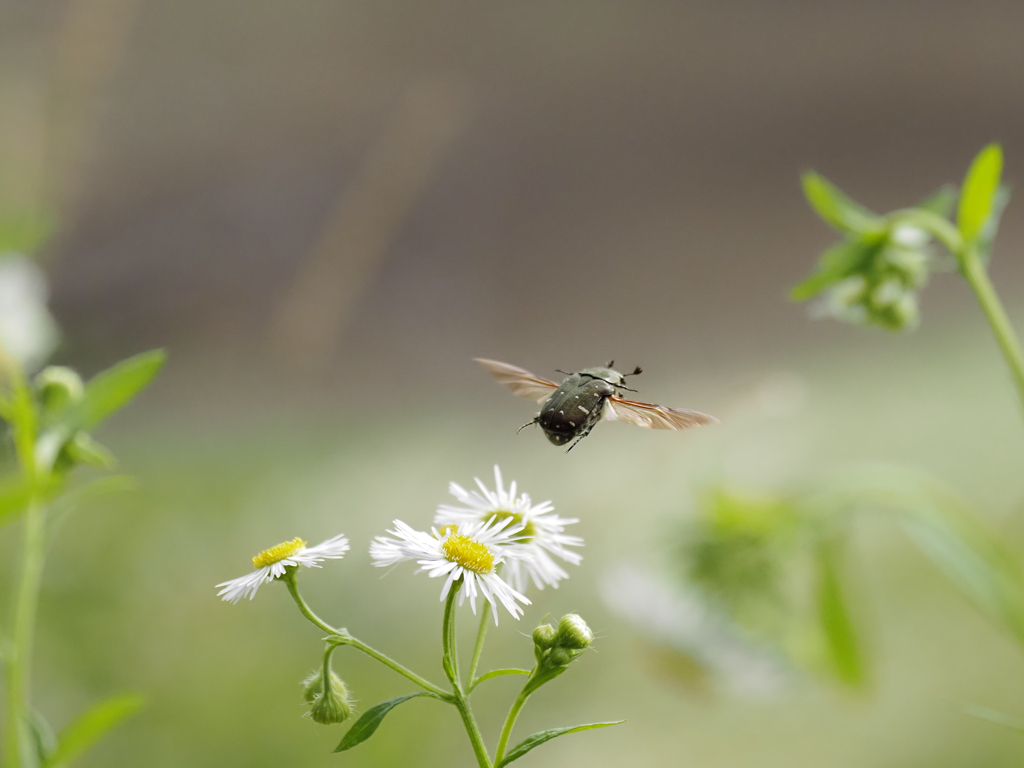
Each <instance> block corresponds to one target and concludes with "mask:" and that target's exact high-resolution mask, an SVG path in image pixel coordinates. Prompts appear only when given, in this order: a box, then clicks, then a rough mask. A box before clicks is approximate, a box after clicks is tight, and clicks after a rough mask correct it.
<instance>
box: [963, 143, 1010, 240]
mask: <svg viewBox="0 0 1024 768" xmlns="http://www.w3.org/2000/svg"><path fill="white" fill-rule="evenodd" d="M1002 173H1003V150H1002V148H1001V147H1000V146H999V145H998V144H989V145H988V146H987V147H985V148H984V149H983V150H981V152H979V153H978V155H977V157H975V158H974V161H973V162H972V163H971V167H970V168H969V169H968V171H967V176H966V177H965V178H964V183H963V187H962V188H961V190H960V207H959V209H958V210H957V217H956V221H957V227H959V229H960V234H961V236H962V237H963V238H964V240H965V241H966V242H968V243H970V242H973V241H974V240H976V239H977V238H978V236H979V235H980V234H981V230H982V227H984V226H985V222H986V221H987V220H988V218H989V214H990V213H991V212H992V203H993V201H994V200H995V196H996V190H997V189H999V178H1000V176H1002Z"/></svg>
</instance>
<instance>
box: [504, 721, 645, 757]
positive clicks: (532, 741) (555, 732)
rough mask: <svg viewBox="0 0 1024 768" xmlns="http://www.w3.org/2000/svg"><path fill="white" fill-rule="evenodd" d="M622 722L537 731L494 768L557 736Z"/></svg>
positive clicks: (509, 752)
mask: <svg viewBox="0 0 1024 768" xmlns="http://www.w3.org/2000/svg"><path fill="white" fill-rule="evenodd" d="M624 722H626V721H625V720H614V721H612V722H609V723H587V724H586V725H577V726H574V727H572V728H551V729H550V730H547V731H538V732H537V733H535V734H533V735H532V736H527V737H526V738H525V739H523V740H522V741H520V742H519V743H518V744H516V745H515V746H514V747H512V749H510V750H509V751H508V753H507V754H506V755H505V757H503V758H502V759H501V762H500V763H498V764H497V765H495V766H494V768H502V766H505V765H508V764H509V763H511V762H512V761H514V760H518V759H519V758H520V757H522V756H523V755H525V754H526V753H527V752H529V751H530V750H532V749H534V748H535V747H539V746H540V745H541V744H543V743H545V742H547V741H551V740H552V739H556V738H558V737H559V736H566V735H568V734H570V733H578V732H580V731H591V730H593V729H595V728H607V727H608V726H609V725H619V724H621V723H624Z"/></svg>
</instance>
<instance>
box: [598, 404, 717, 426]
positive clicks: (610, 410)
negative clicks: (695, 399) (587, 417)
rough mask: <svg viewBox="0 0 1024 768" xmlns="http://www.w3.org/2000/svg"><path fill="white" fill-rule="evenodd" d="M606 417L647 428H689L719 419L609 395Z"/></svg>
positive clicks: (696, 412)
mask: <svg viewBox="0 0 1024 768" xmlns="http://www.w3.org/2000/svg"><path fill="white" fill-rule="evenodd" d="M604 417H605V418H606V419H608V420H609V421H623V422H625V423H626V424H635V425H636V426H638V427H646V428H647V429H675V430H679V429H689V428H690V427H697V426H700V425H701V424H714V423H715V422H717V421H718V419H716V418H715V417H714V416H708V414H706V413H701V412H700V411H690V410H687V409H686V408H669V407H668V406H667V405H652V404H651V403H641V402H640V401H639V400H626V399H625V398H621V397H609V398H608V400H607V401H605V406H604Z"/></svg>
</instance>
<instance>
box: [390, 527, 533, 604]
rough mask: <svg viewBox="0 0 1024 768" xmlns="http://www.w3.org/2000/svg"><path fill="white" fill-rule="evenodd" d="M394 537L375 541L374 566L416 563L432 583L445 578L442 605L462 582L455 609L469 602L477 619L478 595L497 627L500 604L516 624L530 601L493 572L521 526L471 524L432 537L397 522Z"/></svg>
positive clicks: (392, 532) (445, 528) (433, 531)
mask: <svg viewBox="0 0 1024 768" xmlns="http://www.w3.org/2000/svg"><path fill="white" fill-rule="evenodd" d="M394 525H395V527H394V530H390V531H388V533H390V534H391V535H392V536H394V537H396V538H391V537H390V536H377V537H376V538H375V539H374V540H373V542H371V544H370V557H371V558H373V561H374V565H377V566H380V567H384V566H389V565H394V564H395V563H400V562H402V561H404V560H415V561H416V562H417V563H419V565H420V570H419V571H417V573H419V572H420V571H426V572H427V575H428V576H430V577H431V578H433V577H435V576H446V577H447V578H446V579H445V583H444V589H442V590H441V600H444V599H445V598H446V597H448V593H449V592H450V591H451V588H452V585H453V584H454V583H455V582H456V581H460V580H461V581H462V583H463V586H462V592H461V593H460V594H459V605H462V603H463V602H464V601H465V599H466V597H469V604H470V606H471V607H472V608H473V613H476V598H477V594H480V595H481V596H483V598H484V600H486V601H487V602H488V603H490V604H491V611H492V612H493V613H494V623H495V624H497V623H498V603H499V602H500V603H501V604H502V605H503V606H505V608H506V609H508V612H509V613H511V614H512V616H513V617H514V618H516V619H518V618H519V617H520V616H522V615H523V609H522V608H521V607H520V606H519V605H517V603H516V601H517V600H518V601H519V602H520V603H522V604H523V605H529V604H530V601H529V600H527V599H526V597H525V596H524V595H522V594H520V593H519V592H517V591H516V590H515V589H513V588H512V587H510V586H509V585H508V584H507V583H505V581H504V580H503V579H502V578H501V577H500V576H499V575H498V573H497V571H496V567H497V565H498V564H499V563H501V562H503V560H504V558H503V553H504V552H505V551H506V548H507V546H508V544H509V542H510V541H513V540H514V538H515V537H516V536H517V535H519V532H520V531H522V526H521V525H516V524H513V521H512V520H511V518H507V519H505V520H500V521H499V520H489V521H486V522H483V523H481V522H471V523H463V524H461V525H447V526H444V527H443V528H442V529H441V530H438V529H437V528H432V529H431V531H430V533H425V532H424V531H417V530H414V529H413V528H410V527H409V526H408V525H406V524H405V523H403V522H402V521H401V520H395V522H394Z"/></svg>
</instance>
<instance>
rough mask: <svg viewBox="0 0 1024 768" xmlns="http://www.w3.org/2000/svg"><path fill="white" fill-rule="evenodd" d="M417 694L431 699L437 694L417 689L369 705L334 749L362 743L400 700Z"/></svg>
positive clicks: (338, 750) (340, 750) (342, 748)
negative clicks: (375, 704)
mask: <svg viewBox="0 0 1024 768" xmlns="http://www.w3.org/2000/svg"><path fill="white" fill-rule="evenodd" d="M419 696H430V697H431V698H433V699H436V698H437V696H435V695H434V694H433V693H430V692H429V691H419V692H418V693H407V694H405V695H404V696H396V697H395V698H393V699H389V700H388V701H383V702H381V703H380V704H378V705H377V706H375V707H370V708H369V709H368V710H366V711H365V712H364V713H363V714H362V715H361V716H360V717H359V719H358V720H356V721H355V722H354V723H353V724H352V727H351V728H349V729H348V732H347V733H346V734H345V736H344V738H343V739H342V740H341V743H340V744H338V746H337V748H335V750H334V751H335V752H345V751H346V750H349V749H352V747H355V746H357V745H359V744H362V743H363V742H364V741H366V740H367V739H368V738H370V737H371V736H373V734H374V733H375V732H376V730H377V727H378V726H379V725H380V722H381V720H383V719H384V717H385V715H387V713H388V712H390V711H391V710H392V709H394V708H395V707H397V706H398V705H399V704H401V703H402V702H404V701H408V700H409V699H415V698H417V697H419Z"/></svg>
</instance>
